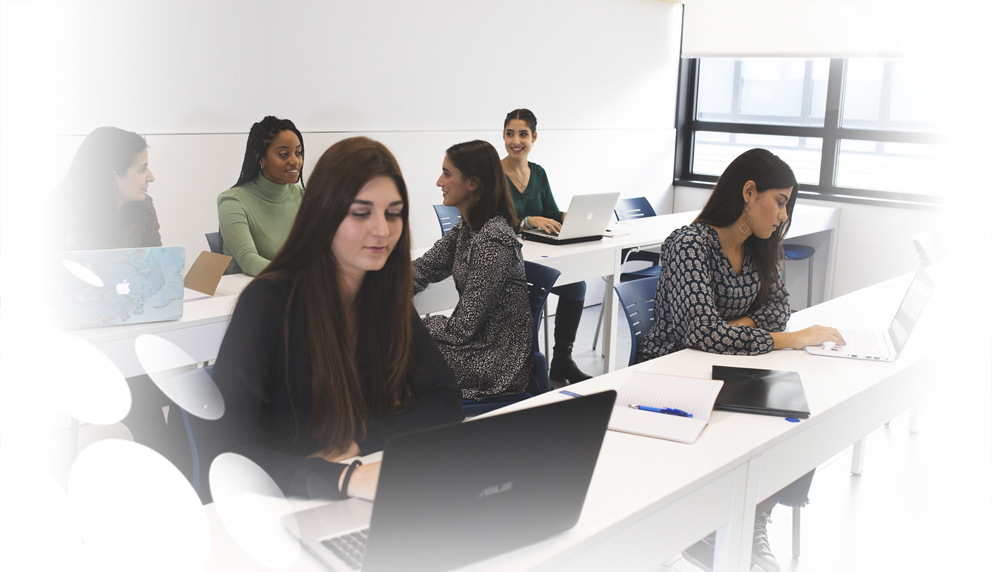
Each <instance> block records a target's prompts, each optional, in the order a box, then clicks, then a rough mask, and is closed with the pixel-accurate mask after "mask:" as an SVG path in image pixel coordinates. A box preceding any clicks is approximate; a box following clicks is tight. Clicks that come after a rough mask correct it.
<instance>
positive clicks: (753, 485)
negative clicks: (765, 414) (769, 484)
mask: <svg viewBox="0 0 992 572" xmlns="http://www.w3.org/2000/svg"><path fill="white" fill-rule="evenodd" d="M738 474H739V473H738ZM759 474H761V458H760V457H751V460H750V461H749V462H748V464H747V477H746V482H747V486H746V487H745V491H744V498H743V501H744V502H743V503H742V505H741V507H739V508H738V507H736V506H735V508H734V516H737V515H738V514H739V515H740V518H738V519H736V520H737V525H736V526H734V522H733V520H732V521H731V523H730V524H731V533H732V534H733V536H734V538H733V541H732V543H731V545H730V546H729V551H730V554H729V557H730V562H729V564H728V567H727V568H726V570H739V571H742V572H747V571H748V570H750V569H751V545H752V544H753V542H754V514H755V510H756V509H757V506H758V475H759ZM734 528H737V531H736V532H734V531H733V529H734ZM719 536H720V535H719V533H718V534H717V539H719ZM734 543H736V546H734V545H733V544H734ZM734 551H736V557H735V556H734V553H733V552H734ZM715 564H716V561H715V560H714V565H715ZM716 569H717V568H716V567H715V566H714V570H716Z"/></svg>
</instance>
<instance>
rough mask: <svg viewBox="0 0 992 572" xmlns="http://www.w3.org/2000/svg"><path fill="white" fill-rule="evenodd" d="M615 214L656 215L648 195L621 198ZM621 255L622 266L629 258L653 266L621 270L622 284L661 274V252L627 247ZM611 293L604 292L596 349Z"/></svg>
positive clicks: (620, 217) (625, 217)
mask: <svg viewBox="0 0 992 572" xmlns="http://www.w3.org/2000/svg"><path fill="white" fill-rule="evenodd" d="M613 214H615V215H616V217H617V220H618V221H623V220H636V219H639V218H646V217H652V216H655V212H654V208H652V207H651V203H650V202H648V199H647V198H646V197H637V198H635V199H620V200H619V201H617V208H616V209H614V210H613ZM620 256H621V257H622V260H623V262H622V263H621V265H620V267H621V268H623V266H624V265H626V264H627V261H629V260H641V261H644V262H650V263H651V266H648V267H647V268H641V269H640V270H631V271H630V272H623V271H621V273H620V280H619V282H620V283H621V284H622V283H624V282H630V281H631V280H640V279H641V278H654V279H655V280H657V279H658V277H659V276H661V253H659V252H651V251H649V250H639V249H636V248H625V249H623V250H622V251H621V252H620ZM609 294H610V292H609V291H608V290H607V291H606V292H604V293H603V305H602V306H600V308H599V320H597V321H596V333H595V334H593V337H592V349H596V344H597V343H598V342H599V331H600V329H602V327H603V309H604V308H605V307H606V296H608V295H609Z"/></svg>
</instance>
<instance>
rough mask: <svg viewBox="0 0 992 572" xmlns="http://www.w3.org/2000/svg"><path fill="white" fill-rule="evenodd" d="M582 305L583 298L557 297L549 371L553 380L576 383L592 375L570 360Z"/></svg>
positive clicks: (583, 303)
mask: <svg viewBox="0 0 992 572" xmlns="http://www.w3.org/2000/svg"><path fill="white" fill-rule="evenodd" d="M584 306H585V301H584V300H579V301H571V300H565V299H562V298H559V299H558V309H557V310H556V311H555V353H554V357H553V358H552V359H551V372H550V373H549V377H550V378H551V379H552V380H554V381H558V382H561V381H567V382H569V383H578V382H580V381H583V380H586V379H589V378H591V377H592V376H591V375H587V374H586V373H584V372H583V371H582V370H581V369H579V366H577V365H575V362H574V361H572V345H573V344H574V343H575V333H576V332H577V331H578V330H579V320H581V319H582V308H583V307H584Z"/></svg>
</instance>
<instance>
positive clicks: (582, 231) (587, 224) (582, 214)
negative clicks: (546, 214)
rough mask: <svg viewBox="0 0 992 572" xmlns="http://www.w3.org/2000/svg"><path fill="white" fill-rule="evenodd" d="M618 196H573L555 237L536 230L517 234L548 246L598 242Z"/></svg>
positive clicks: (600, 194) (618, 194)
mask: <svg viewBox="0 0 992 572" xmlns="http://www.w3.org/2000/svg"><path fill="white" fill-rule="evenodd" d="M619 198H620V193H594V194H591V195H575V196H574V197H572V202H571V203H569V205H568V211H566V212H567V213H568V214H567V216H566V217H565V222H564V223H562V225H561V231H559V232H558V234H553V233H547V232H544V231H543V230H539V229H528V230H525V231H523V232H522V233H521V234H522V235H523V236H524V239H526V240H536V241H538V242H546V243H549V244H572V243H575V242H588V241H592V240H600V239H602V238H603V233H604V232H606V227H607V225H609V224H610V219H611V217H612V216H613V208H614V207H616V206H617V200H618V199H619Z"/></svg>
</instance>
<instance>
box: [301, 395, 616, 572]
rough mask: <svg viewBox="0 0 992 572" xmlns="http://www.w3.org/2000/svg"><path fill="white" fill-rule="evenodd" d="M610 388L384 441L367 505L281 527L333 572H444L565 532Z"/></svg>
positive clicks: (332, 507) (596, 444) (334, 506)
mask: <svg viewBox="0 0 992 572" xmlns="http://www.w3.org/2000/svg"><path fill="white" fill-rule="evenodd" d="M615 399H616V392H615V391H605V392H602V393H597V394H594V395H589V396H585V397H580V398H577V399H568V400H565V401H558V402H555V403H550V404H547V405H541V406H538V407H532V408H530V409H523V410H520V411H513V412H510V413H505V414H497V415H493V416H489V417H483V418H477V419H473V420H471V421H467V422H465V423H459V424H455V425H448V426H444V427H439V428H434V429H429V430H425V431H420V432H416V433H409V434H406V435H399V436H397V437H394V438H393V439H391V440H390V441H389V442H388V443H387V444H386V447H385V449H384V451H383V457H382V467H381V471H380V473H379V484H378V487H377V490H376V500H375V503H370V502H367V501H364V500H360V499H349V500H346V501H339V502H332V503H329V504H326V505H323V506H320V507H317V508H313V509H308V510H304V511H300V512H297V513H295V514H290V515H287V516H286V517H284V518H283V523H284V525H285V526H286V528H287V529H288V530H290V531H292V532H293V533H294V534H298V535H299V538H300V540H301V542H302V543H303V545H304V546H305V547H306V548H307V550H308V551H310V552H311V553H312V554H313V555H315V556H316V557H317V558H318V559H319V560H320V561H321V562H322V563H323V564H325V565H326V566H328V567H329V568H331V569H333V570H337V571H349V570H363V571H365V572H379V571H387V570H388V571H394V570H404V571H421V572H423V571H441V570H450V569H452V568H457V567H460V566H464V565H466V564H470V563H472V562H475V561H478V560H482V559H485V558H488V557H491V556H494V555H497V554H500V553H503V552H506V551H509V550H513V549H516V548H519V547H521V546H525V545H527V544H531V543H534V542H538V541H540V540H544V539H546V538H548V537H549V536H551V535H554V534H558V533H561V532H563V531H565V530H568V529H569V528H571V527H572V526H574V525H575V523H576V521H578V519H579V513H580V512H581V511H582V505H583V503H584V502H585V498H586V492H587V491H588V489H589V482H590V480H591V479H592V473H593V469H594V468H595V466H596V460H597V459H598V457H599V450H600V447H601V445H602V443H603V437H604V434H605V433H606V426H607V423H608V421H609V418H610V413H611V411H612V409H613V402H614V401H615Z"/></svg>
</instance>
